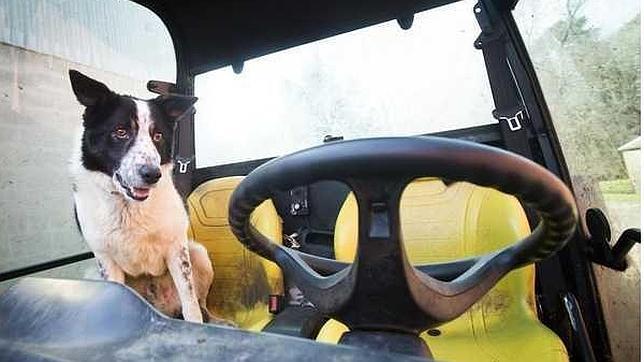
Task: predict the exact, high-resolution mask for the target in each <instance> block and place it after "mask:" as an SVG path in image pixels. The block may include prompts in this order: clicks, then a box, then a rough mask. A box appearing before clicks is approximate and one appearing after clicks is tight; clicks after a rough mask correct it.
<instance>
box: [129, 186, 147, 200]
mask: <svg viewBox="0 0 644 362" xmlns="http://www.w3.org/2000/svg"><path fill="white" fill-rule="evenodd" d="M132 195H134V197H136V198H137V199H144V198H146V197H148V195H150V189H147V188H139V187H132Z"/></svg>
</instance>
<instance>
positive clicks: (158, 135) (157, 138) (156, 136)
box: [152, 132, 163, 142]
mask: <svg viewBox="0 0 644 362" xmlns="http://www.w3.org/2000/svg"><path fill="white" fill-rule="evenodd" d="M162 138H163V135H162V134H161V132H156V133H155V134H154V136H152V140H153V141H154V142H160V141H161V139H162Z"/></svg>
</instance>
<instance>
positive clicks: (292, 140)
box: [195, 1, 495, 167]
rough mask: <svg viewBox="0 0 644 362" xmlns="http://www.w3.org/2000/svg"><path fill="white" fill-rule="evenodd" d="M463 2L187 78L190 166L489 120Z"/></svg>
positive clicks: (474, 27)
mask: <svg viewBox="0 0 644 362" xmlns="http://www.w3.org/2000/svg"><path fill="white" fill-rule="evenodd" d="M473 5H474V2H472V1H463V2H459V3H455V4H452V5H448V6H442V7H441V8H438V9H433V10H431V11H427V12H424V13H419V14H416V16H415V19H414V23H413V26H412V28H411V29H409V30H402V29H401V28H400V26H398V24H397V23H396V21H390V22H387V23H383V24H379V25H376V26H372V27H368V28H366V29H361V30H357V31H354V32H351V33H346V34H343V35H339V36H335V37H332V38H329V39H325V40H322V41H318V42H314V43H310V44H306V45H302V46H299V47H295V48H291V49H287V50H284V51H281V52H278V53H274V54H271V55H267V56H264V57H261V58H259V59H253V60H249V61H247V62H246V63H245V64H244V67H243V71H242V73H241V74H235V73H234V72H233V70H232V69H231V68H230V67H227V68H221V69H217V70H213V71H210V72H207V73H204V74H200V75H198V76H196V77H195V95H197V96H198V97H199V101H198V102H197V104H196V107H197V114H196V116H195V127H196V132H195V133H196V138H195V142H196V162H197V167H206V166H214V165H220V164H227V163H233V162H240V161H247V160H252V159H260V158H267V157H274V156H279V155H283V154H286V153H289V152H293V151H296V150H298V149H302V148H306V147H310V146H314V145H317V144H320V143H322V140H323V139H324V137H325V136H326V135H332V136H342V137H344V139H352V138H363V137H376V136H408V135H417V134H425V133H432V132H437V131H445V130H450V129H456V128H465V127H471V126H477V125H483V124H488V123H494V122H495V121H494V119H493V118H492V116H491V110H492V108H493V102H492V97H491V94H490V91H489V83H488V80H487V75H486V72H485V65H484V63H483V58H482V55H481V53H480V51H478V50H476V49H475V48H474V47H473V45H472V44H473V42H474V40H475V39H476V37H477V36H478V34H479V32H480V29H479V27H478V24H477V23H476V20H475V18H474V15H473V13H472V7H473Z"/></svg>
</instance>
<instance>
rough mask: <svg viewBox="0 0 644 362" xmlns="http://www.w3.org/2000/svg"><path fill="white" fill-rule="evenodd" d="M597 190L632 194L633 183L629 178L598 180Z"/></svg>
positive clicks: (608, 192) (633, 190) (604, 192)
mask: <svg viewBox="0 0 644 362" xmlns="http://www.w3.org/2000/svg"><path fill="white" fill-rule="evenodd" d="M599 190H600V191H601V192H602V194H634V193H635V189H634V188H633V183H632V182H631V180H629V179H622V180H610V181H600V182H599Z"/></svg>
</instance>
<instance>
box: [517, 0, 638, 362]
mask: <svg viewBox="0 0 644 362" xmlns="http://www.w3.org/2000/svg"><path fill="white" fill-rule="evenodd" d="M514 16H515V19H516V21H517V24H518V26H519V29H520V30H521V33H522V35H523V38H524V41H525V43H526V46H527V47H528V51H529V52H530V57H531V59H532V62H533V64H534V67H535V68H536V71H537V74H538V76H539V81H540V83H541V87H542V89H543V92H544V95H545V97H546V100H547V102H548V107H549V109H550V113H551V115H552V118H553V121H554V124H555V128H556V131H557V134H558V137H559V141H560V143H561V147H562V149H563V152H564V156H565V158H566V162H567V163H568V168H569V171H570V174H571V177H572V180H573V186H574V189H575V193H576V195H577V199H578V202H579V204H580V207H581V209H582V211H584V210H585V209H586V208H588V207H597V208H600V209H602V210H603V211H604V213H605V214H606V215H607V216H608V219H609V221H610V223H611V227H612V235H613V242H615V241H616V240H617V238H618V237H619V235H620V234H621V232H622V231H623V230H624V229H625V228H632V227H637V228H639V227H640V190H641V186H640V185H641V183H640V172H641V171H640V165H641V161H640V132H641V128H640V2H639V1H637V0H623V1H618V2H611V1H603V0H546V1H540V2H535V1H521V2H519V5H518V6H517V9H516V11H515V14H514ZM628 262H629V265H630V267H629V269H628V270H627V271H626V272H625V273H617V272H614V271H611V270H608V269H605V268H602V267H598V266H596V267H595V274H596V275H597V279H598V286H599V291H600V293H601V297H602V298H601V299H602V304H603V307H604V317H605V318H606V322H607V329H608V333H609V336H610V339H611V345H612V351H613V353H614V354H615V360H616V361H635V360H639V358H640V357H639V356H640V354H639V353H640V352H639V351H640V349H639V343H640V337H639V336H640V334H639V331H640V328H639V323H640V322H639V321H640V315H639V310H640V294H639V289H640V276H639V275H640V258H639V246H637V247H636V248H635V249H634V250H633V251H631V253H630V256H629V259H628Z"/></svg>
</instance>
